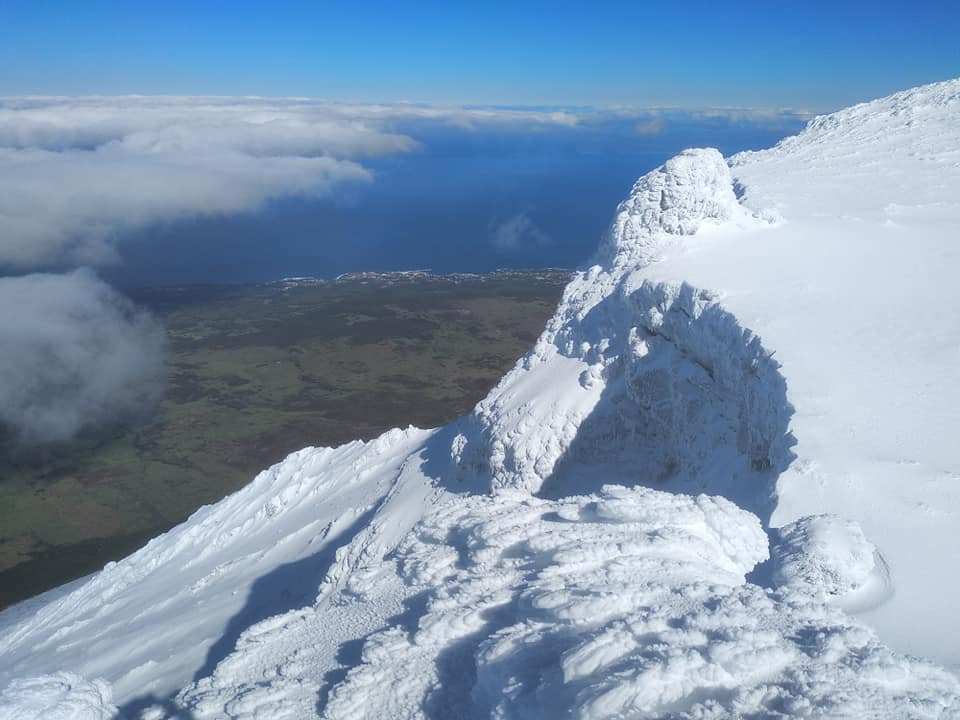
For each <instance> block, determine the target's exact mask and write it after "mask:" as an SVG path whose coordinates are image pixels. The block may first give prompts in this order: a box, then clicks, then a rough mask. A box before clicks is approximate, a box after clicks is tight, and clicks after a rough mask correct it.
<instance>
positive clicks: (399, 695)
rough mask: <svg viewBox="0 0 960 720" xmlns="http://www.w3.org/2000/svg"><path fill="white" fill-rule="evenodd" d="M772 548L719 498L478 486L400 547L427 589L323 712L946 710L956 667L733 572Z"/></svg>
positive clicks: (920, 713) (826, 713)
mask: <svg viewBox="0 0 960 720" xmlns="http://www.w3.org/2000/svg"><path fill="white" fill-rule="evenodd" d="M766 556H767V541H766V537H765V535H764V533H763V531H762V530H761V528H760V524H759V522H758V521H757V519H756V517H754V516H752V515H750V514H749V513H746V512H745V511H743V510H740V509H738V508H737V507H736V506H734V505H733V504H732V503H730V502H728V501H726V500H724V499H723V498H712V497H707V496H704V495H700V496H696V497H692V496H688V495H673V494H667V493H663V492H657V491H653V490H648V489H643V488H636V489H631V490H628V489H625V488H623V487H617V486H608V487H604V488H603V489H602V490H601V491H600V492H599V493H598V494H597V495H594V496H587V497H571V498H565V499H562V500H555V501H548V500H541V499H537V498H533V497H530V496H527V495H524V494H519V493H506V494H501V495H500V496H498V497H495V498H491V497H486V496H478V497H472V498H469V499H468V500H465V501H463V502H459V503H453V504H448V505H445V506H441V507H440V508H438V509H437V510H436V511H435V512H434V513H432V514H430V515H428V516H427V517H426V518H425V519H424V520H423V521H422V522H421V523H420V525H418V526H417V528H416V529H415V530H414V532H413V533H412V535H411V536H410V537H409V538H408V539H407V540H406V541H405V542H404V543H403V545H402V546H401V548H400V551H399V559H400V565H401V568H402V570H401V572H402V575H403V577H404V578H405V579H406V580H407V582H409V583H411V584H412V585H413V587H414V589H415V590H418V591H423V592H425V593H427V594H428V596H429V600H428V601H427V609H426V612H425V614H424V615H423V616H422V617H421V618H420V619H419V621H418V623H417V625H416V627H415V628H414V629H412V630H407V629H405V628H403V627H401V626H391V627H389V628H387V629H386V630H384V631H382V632H380V633H378V634H376V635H374V636H372V637H371V638H369V639H368V640H367V642H366V644H365V646H364V650H363V656H362V660H363V662H362V664H361V665H360V666H359V667H357V668H355V669H353V670H351V671H350V673H349V674H348V675H347V677H346V680H345V681H344V682H343V683H342V684H341V685H340V686H338V687H337V688H335V689H334V691H333V693H332V694H331V696H330V702H329V704H328V705H327V708H326V713H325V717H327V718H330V719H333V718H336V719H338V720H345V719H347V718H350V719H351V720H353V719H360V718H383V717H389V718H393V719H395V720H406V719H410V718H455V717H463V718H466V717H492V718H503V719H506V718H518V719H519V718H542V719H544V720H547V719H549V718H583V719H586V718H627V717H630V718H648V717H664V716H669V717H672V718H681V717H683V718H730V717H773V716H777V717H810V716H816V717H866V716H868V715H869V716H871V717H880V716H886V717H904V718H906V717H946V716H948V714H949V713H955V712H960V704H958V698H957V696H956V691H957V682H956V680H955V679H954V678H953V677H952V676H951V675H949V674H948V673H946V672H944V671H942V670H939V669H937V668H935V667H933V666H931V665H929V664H927V663H924V662H921V661H917V660H911V659H907V658H902V657H897V656H896V655H894V654H892V653H890V652H889V651H888V650H887V649H886V648H884V647H883V646H882V645H880V644H879V643H878V642H877V641H876V638H875V636H874V635H873V633H872V632H871V631H870V630H868V629H867V628H866V627H865V626H863V625H861V624H859V623H857V622H855V621H852V620H850V619H849V618H847V617H845V616H844V615H843V614H842V613H841V612H840V611H838V610H834V609H831V608H830V607H828V606H826V605H824V604H823V603H820V602H816V601H813V600H808V599H807V598H806V596H798V595H791V594H780V593H768V592H765V591H764V590H762V589H760V588H758V587H756V586H752V585H744V574H745V573H746V572H748V571H749V570H750V569H751V568H752V567H753V566H754V565H755V564H756V563H757V562H759V561H761V560H763V559H765V558H766Z"/></svg>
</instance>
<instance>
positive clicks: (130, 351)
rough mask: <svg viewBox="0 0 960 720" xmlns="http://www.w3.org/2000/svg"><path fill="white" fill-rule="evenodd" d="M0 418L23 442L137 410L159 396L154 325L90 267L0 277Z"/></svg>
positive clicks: (160, 336)
mask: <svg viewBox="0 0 960 720" xmlns="http://www.w3.org/2000/svg"><path fill="white" fill-rule="evenodd" d="M0 308H3V311H2V312H0V424H2V425H5V426H7V427H8V428H11V429H12V430H13V431H14V432H15V433H16V435H17V436H18V438H19V439H20V440H21V441H23V442H24V443H26V444H36V443H42V442H55V441H60V440H67V439H69V438H71V437H72V436H73V435H75V434H76V433H77V432H79V431H80V430H83V429H88V428H95V427H97V426H99V425H102V424H104V423H107V422H112V421H114V420H116V419H117V418H124V417H130V416H134V415H138V414H140V413H142V412H143V411H145V410H147V409H149V408H150V407H151V405H152V404H153V403H154V402H155V401H156V400H157V398H158V397H159V394H160V391H161V388H162V380H163V354H164V353H163V349H164V344H165V336H164V333H163V330H162V328H161V327H160V325H159V324H158V323H157V322H156V321H155V320H153V319H152V318H151V317H150V316H149V315H148V314H146V313H145V312H143V311H141V310H138V309H136V308H134V306H133V305H132V304H131V303H130V302H129V301H128V300H127V299H126V298H124V297H123V296H121V295H119V294H117V293H116V292H115V291H113V290H111V289H110V287H109V286H107V285H106V284H104V283H103V282H102V281H101V280H99V279H98V278H97V277H96V276H94V275H93V273H91V272H89V271H86V270H77V271H74V272H72V273H66V274H62V275H42V274H35V275H26V276H23V277H16V278H0Z"/></svg>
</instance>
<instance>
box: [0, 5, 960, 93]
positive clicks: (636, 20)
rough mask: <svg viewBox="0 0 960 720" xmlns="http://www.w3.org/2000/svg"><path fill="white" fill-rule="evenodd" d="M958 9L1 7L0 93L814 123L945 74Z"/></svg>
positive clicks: (951, 70) (956, 54)
mask: <svg viewBox="0 0 960 720" xmlns="http://www.w3.org/2000/svg"><path fill="white" fill-rule="evenodd" d="M958 37H960V3H958V2H957V1H956V0H946V1H936V0H913V1H912V2H884V1H881V2H876V1H874V2H866V1H862V0H856V1H849V2H820V1H818V0H813V1H811V0H807V1H806V2H786V1H783V2H781V1H778V0H772V1H771V0H748V1H740V2H696V1H694V2H655V3H644V2H637V1H636V0H629V1H625V2H608V3H565V2H550V3H533V2H516V3H515V2H483V3H473V4H470V5H468V4H466V3H455V2H454V3H451V2H445V1H441V2H433V1H430V0H423V1H421V2H417V3H401V2H389V3H375V2H357V1H356V0H350V1H349V2H343V3H340V2H336V3H334V2H317V1H313V2H293V1H289V0H275V1H273V2H261V1H256V2H253V1H248V0H222V1H219V0H204V1H203V2H198V1H196V0H193V1H190V2H182V1H170V0H164V2H131V1H129V0H126V1H122V2H121V1H116V2H107V1H98V0H0V94H7V95H10V94H92V93H103V94H117V93H144V94H153V93H164V94H260V95H309V96H317V97H326V98H330V99H346V100H365V101H392V100H414V101H426V102H442V103H511V104H528V105H529V104H564V105H571V104H572V105H577V104H621V103H622V104H634V105H635V104H641V105H650V104H661V105H662V104H666V105H674V106H704V105H721V106H754V107H756V106H763V107H771V106H779V107H800V108H805V109H813V110H829V109H835V108H837V107H841V106H844V105H847V104H850V103H851V102H853V101H857V100H862V99H867V98H871V97H876V96H880V95H884V94H887V93H889V92H892V91H895V90H897V89H901V88H904V87H909V86H913V85H918V84H922V83H925V82H931V81H934V80H939V79H946V78H948V77H951V76H956V75H958V74H960V41H958Z"/></svg>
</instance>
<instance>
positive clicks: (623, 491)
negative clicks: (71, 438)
mask: <svg viewBox="0 0 960 720" xmlns="http://www.w3.org/2000/svg"><path fill="white" fill-rule="evenodd" d="M958 148H960V81H951V82H948V83H941V84H937V85H931V86H926V87H923V88H918V89H916V90H912V91H908V92H906V93H900V94H898V95H895V96H892V97H890V98H886V99H883V100H879V101H876V102H873V103H868V104H865V105H861V106H857V107H855V108H851V109H849V110H845V111H842V112H840V113H836V114H834V115H830V116H826V117H823V118H818V119H816V120H814V121H813V122H812V123H811V125H810V127H809V128H808V129H807V130H806V131H804V132H803V133H801V134H800V135H799V136H797V137H795V138H791V139H789V140H787V141H784V142H783V143H781V144H780V145H778V146H777V147H776V148H774V149H772V150H769V151H765V152H762V153H752V154H744V155H740V156H737V157H735V158H733V159H732V160H731V161H730V162H729V163H728V162H726V161H724V159H723V158H722V157H721V156H720V155H719V153H717V152H716V151H713V150H691V151H687V152H685V153H683V154H681V155H679V156H677V157H676V158H674V159H673V160H671V161H669V162H668V163H667V164H666V165H664V167H662V168H660V169H658V170H655V171H653V172H651V173H649V174H648V175H646V176H644V177H643V178H641V179H640V180H639V181H638V182H637V184H636V185H635V187H634V188H633V191H632V192H631V194H630V197H629V198H628V199H627V200H626V201H625V202H624V203H622V204H621V206H620V207H619V208H618V210H617V215H616V217H615V219H614V222H613V224H612V225H611V229H610V232H609V233H608V236H607V237H606V238H605V240H604V242H603V244H602V245H601V247H600V249H599V251H598V254H597V257H596V260H595V262H596V264H595V265H594V266H592V267H591V268H589V269H588V270H586V271H584V272H582V273H579V274H578V275H577V277H576V278H575V279H574V280H573V281H572V282H571V283H570V285H569V286H568V288H567V290H566V292H565V294H564V297H563V299H562V301H561V303H560V305H559V307H558V310H557V313H556V315H555V316H554V318H553V319H552V320H551V322H550V323H549V325H548V327H547V328H546V330H545V332H544V334H543V335H542V336H541V338H540V339H539V341H538V342H537V345H536V347H535V348H534V349H533V350H532V351H531V352H530V353H529V354H528V355H527V356H526V357H524V358H523V359H521V360H520V361H519V362H518V363H517V366H516V367H515V368H514V369H513V370H512V371H511V372H510V373H509V374H508V375H507V376H506V377H505V378H504V379H503V380H502V381H501V383H500V384H499V385H498V386H497V387H496V388H495V389H494V390H493V391H492V392H491V393H490V395H489V396H488V397H487V398H486V399H485V400H483V401H482V402H481V403H480V404H479V405H478V406H477V408H476V409H475V410H474V411H473V412H472V413H471V414H470V415H468V416H467V417H465V418H463V419H462V420H461V421H459V422H457V423H454V424H453V425H452V426H449V427H447V428H443V429H440V430H433V431H421V430H416V429H412V428H411V429H408V430H406V431H399V430H395V431H391V432H390V433H387V434H386V435H384V436H383V437H381V438H379V439H378V440H376V441H373V442H371V443H367V444H364V443H351V444H349V445H346V446H343V447H341V448H337V449H313V448H308V449H306V450H303V451H300V452H299V453H295V454H294V455H292V456H290V457H289V458H288V459H287V460H285V461H284V462H283V463H281V464H279V465H277V466H276V467H274V468H271V469H270V470H268V471H266V472H264V473H262V474H261V475H260V476H258V477H257V478H256V479H255V480H254V481H253V482H252V483H251V484H250V485H249V486H248V487H247V488H245V489H243V490H242V491H240V492H238V493H236V494H235V495H233V496H231V497H229V498H227V499H226V500H224V501H222V502H221V503H218V504H217V505H215V506H211V507H208V508H204V509H202V510H200V511H199V512H197V513H196V514H195V515H194V516H193V517H191V518H190V520H188V521H187V522H186V523H184V524H183V525H182V526H180V527H178V528H176V529H175V530H173V531H171V532H170V533H167V534H166V535H164V536H161V537H159V538H157V539H155V540H154V541H152V542H151V543H150V544H149V545H148V546H147V547H145V548H144V549H143V550H141V551H139V552H138V553H136V554H134V555H133V556H131V557H129V558H127V559H126V560H124V561H122V562H120V563H116V564H113V565H111V566H109V567H107V568H105V569H104V570H103V571H102V572H101V573H98V574H97V575H95V576H93V577H92V578H90V579H89V580H88V581H86V582H85V583H82V584H79V585H78V586H77V587H74V588H71V589H70V590H69V591H67V592H62V593H57V594H53V595H51V596H50V597H49V599H48V600H46V601H42V602H38V603H35V605H34V607H36V608H37V609H35V610H33V611H31V612H25V611H23V610H22V609H21V610H18V609H17V608H14V609H13V610H12V611H10V612H7V613H5V614H3V615H0V688H3V687H4V686H6V690H2V691H0V718H21V717H77V718H86V717H90V718H99V717H109V716H111V713H113V710H112V705H111V704H112V703H113V704H115V705H116V706H118V707H119V708H120V712H121V713H122V714H124V715H125V716H128V717H136V716H138V715H142V716H143V717H150V718H164V717H171V718H172V717H190V718H195V719H197V720H199V719H202V718H309V717H317V716H321V717H325V718H338V719H339V718H465V717H477V718H479V717H494V718H560V717H571V718H610V717H614V718H627V717H630V718H643V717H664V716H669V717H674V718H681V717H689V718H701V719H702V718H727V717H889V718H937V717H939V718H954V717H960V681H958V679H957V677H956V675H955V674H953V673H952V672H951V671H949V670H946V669H943V668H942V667H938V665H937V664H935V663H934V662H930V661H929V660H921V659H919V658H918V657H914V656H913V655H918V656H925V657H927V658H930V659H932V660H933V661H935V662H938V663H940V665H946V666H954V667H956V666H957V665H960V655H958V654H957V652H958V651H957V647H958V645H957V644H956V643H955V642H954V640H953V639H954V638H957V637H960V619H958V618H957V617H956V616H955V614H954V613H953V612H952V607H953V605H954V604H955V603H956V600H957V599H958V598H960V581H957V580H956V579H955V578H954V577H953V575H955V573H956V569H957V568H958V567H960V555H958V552H960V551H958V550H957V549H956V548H957V547H958V546H957V544H956V543H955V542H953V537H952V536H953V532H952V531H955V530H958V529H960V524H958V522H957V516H956V512H957V511H958V510H957V508H958V507H960V505H958V502H957V501H958V500H960V497H958V495H960V452H958V449H957V446H956V443H952V442H951V440H952V437H953V435H954V434H955V433H956V431H957V429H958V428H960V421H958V415H957V412H956V410H955V408H956V407H957V406H958V404H960V380H958V377H957V374H956V372H955V371H954V368H955V367H956V366H957V363H958V361H960V314H958V313H957V310H956V308H957V307H958V306H960V305H958V302H957V301H960V297H958V295H960V290H958V287H960V285H958V284H957V283H956V282H955V276H956V275H957V273H958V271H960V258H958V250H957V243H958V239H960V233H958V230H960V200H958V199H957V198H960V150H958ZM761 338H762V340H761ZM906 653H910V654H906ZM28 678H33V679H28ZM54 712H57V713H60V714H59V715H54ZM31 713H32V714H31ZM44 713H46V714H44Z"/></svg>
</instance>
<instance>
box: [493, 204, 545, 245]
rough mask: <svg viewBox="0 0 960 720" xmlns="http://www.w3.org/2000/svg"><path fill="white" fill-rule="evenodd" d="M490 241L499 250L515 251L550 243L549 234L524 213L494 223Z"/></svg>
mask: <svg viewBox="0 0 960 720" xmlns="http://www.w3.org/2000/svg"><path fill="white" fill-rule="evenodd" d="M490 241H491V243H492V244H493V246H494V247H495V248H496V249H497V250H500V251H501V252H517V251H519V250H529V249H531V248H537V247H546V246H548V245H550V244H551V243H550V236H549V235H547V234H546V233H545V232H544V231H543V230H541V229H540V227H539V226H537V224H536V223H534V222H533V220H531V219H530V216H529V215H527V214H526V213H517V214H516V215H512V216H511V217H509V218H507V219H506V220H503V221H501V222H498V223H495V224H494V225H493V226H492V228H491V231H490Z"/></svg>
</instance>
